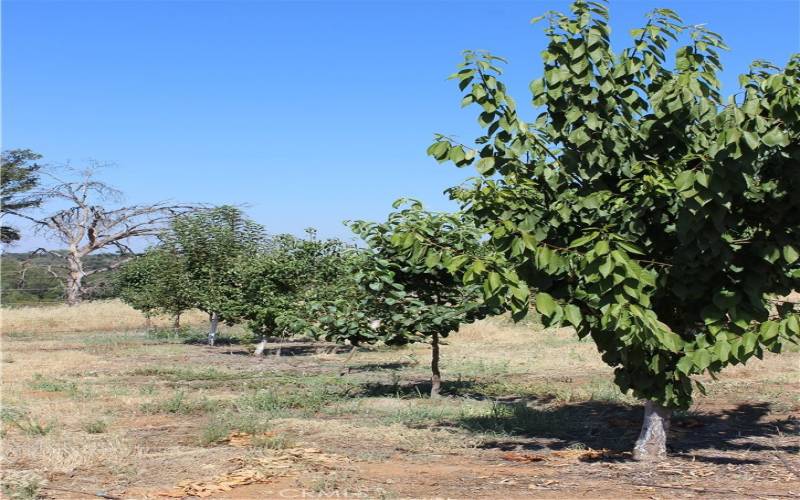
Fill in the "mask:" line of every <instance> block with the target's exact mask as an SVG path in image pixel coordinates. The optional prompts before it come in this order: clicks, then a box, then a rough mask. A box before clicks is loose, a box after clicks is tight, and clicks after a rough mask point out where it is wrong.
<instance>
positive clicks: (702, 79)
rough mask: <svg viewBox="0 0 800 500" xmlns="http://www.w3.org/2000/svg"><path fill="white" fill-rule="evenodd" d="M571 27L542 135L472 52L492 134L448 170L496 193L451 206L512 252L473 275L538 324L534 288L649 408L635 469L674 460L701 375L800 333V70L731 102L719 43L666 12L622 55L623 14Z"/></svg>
mask: <svg viewBox="0 0 800 500" xmlns="http://www.w3.org/2000/svg"><path fill="white" fill-rule="evenodd" d="M571 10H572V15H571V16H567V15H563V14H560V13H555V12H551V13H548V14H547V16H543V18H544V17H546V19H547V21H548V27H547V28H546V30H545V33H546V35H547V37H548V39H549V40H550V42H549V45H548V46H547V48H546V49H545V51H544V52H543V53H542V57H543V60H544V76H543V77H541V78H538V79H536V80H534V81H533V83H532V84H531V91H532V93H533V103H534V105H535V106H539V107H540V109H542V113H541V114H540V115H539V116H538V118H537V119H536V120H535V121H534V122H533V123H526V122H523V121H522V120H521V119H520V118H519V116H518V115H517V111H516V106H515V103H514V101H513V100H512V99H511V97H510V96H508V94H507V89H506V87H505V86H504V85H503V84H502V83H501V82H500V81H499V79H498V78H499V75H500V70H499V69H498V68H497V64H498V61H502V60H501V59H500V58H497V57H494V56H492V55H490V54H487V53H474V52H467V53H466V57H465V61H464V64H463V65H462V66H461V69H460V70H459V71H458V73H456V74H455V75H454V77H455V78H456V79H457V80H458V82H459V87H460V89H461V90H462V91H464V93H465V96H464V100H463V103H464V104H465V105H476V106H478V108H479V112H480V115H479V123H480V125H481V126H482V127H484V128H485V134H484V135H483V136H481V137H480V138H478V139H477V140H476V144H477V146H476V148H474V149H473V148H469V147H467V146H465V145H462V144H458V143H456V142H455V141H453V140H451V139H449V138H447V137H444V136H439V137H438V138H437V140H436V142H435V143H434V144H433V145H432V146H431V147H430V148H429V153H430V154H432V155H433V156H434V157H435V158H437V159H438V160H440V161H447V160H450V161H452V162H454V163H455V164H457V165H459V166H464V165H470V164H474V165H475V166H476V167H477V170H478V172H479V173H480V175H481V176H480V177H479V178H477V179H476V180H475V181H474V184H473V185H472V186H467V187H460V188H455V189H453V190H451V192H450V194H451V196H452V197H453V198H454V199H456V200H457V201H459V202H461V204H462V205H463V208H464V210H465V211H467V212H468V213H470V214H472V215H473V216H474V217H476V218H477V219H478V220H479V221H480V223H481V225H482V226H483V227H484V228H485V230H486V231H487V232H488V234H489V238H490V244H491V245H492V246H493V248H494V249H495V250H496V253H495V254H493V255H492V256H491V259H488V260H486V259H484V260H477V261H472V262H467V261H465V262H464V263H463V267H464V268H466V269H467V270H468V272H472V273H473V275H474V277H475V279H478V280H482V281H484V284H485V287H484V289H485V291H486V292H487V295H488V296H490V297H501V296H502V297H506V298H507V299H508V301H509V303H510V305H511V306H512V307H513V309H514V310H515V312H516V313H517V315H518V316H520V315H523V314H524V313H525V311H526V310H527V288H528V287H530V289H532V290H534V291H535V293H536V297H535V304H536V309H537V310H538V311H539V312H540V313H541V314H542V316H543V318H544V319H545V321H547V323H548V324H552V325H555V324H562V323H568V324H571V325H573V326H574V327H575V328H576V329H577V332H578V335H580V336H581V337H585V336H591V337H592V338H593V339H594V341H595V342H596V344H597V347H598V349H599V350H600V352H601V353H602V356H603V360H604V361H605V362H606V363H608V364H609V365H611V366H613V367H615V374H616V379H615V380H616V383H617V384H618V385H619V387H620V389H622V390H623V391H628V390H631V391H633V394H634V395H636V396H638V397H640V398H642V399H644V400H645V401H646V404H645V419H644V424H643V427H642V433H641V435H640V437H639V439H638V441H637V443H636V445H635V448H634V457H635V458H637V459H640V460H651V459H660V458H663V457H664V456H665V454H666V447H665V441H666V433H667V428H668V426H669V418H670V412H671V411H672V409H674V408H686V407H687V406H689V404H690V403H691V401H692V388H693V384H692V376H694V375H698V374H701V373H710V374H712V375H713V374H715V373H718V372H719V371H720V370H722V369H723V368H724V367H725V366H727V365H729V364H738V363H744V362H745V361H747V360H748V359H749V358H751V357H752V356H757V357H761V356H762V355H763V353H764V351H766V350H770V351H775V352H777V351H779V350H780V349H781V345H782V344H784V343H785V342H787V341H790V340H796V339H797V336H798V334H800V321H799V320H798V313H797V311H796V310H795V311H793V309H792V305H791V304H784V303H776V300H775V298H776V297H778V296H782V295H785V294H787V293H789V292H790V291H791V290H793V289H795V290H796V289H797V288H798V285H800V260H798V255H799V254H800V169H798V168H797V162H798V160H800V140H799V139H800V56H798V55H795V56H793V57H792V58H791V60H790V61H789V63H788V65H787V66H786V68H785V69H780V68H777V67H774V66H772V65H769V64H767V63H764V62H756V63H754V64H753V66H752V67H751V69H750V71H749V72H748V73H747V74H745V75H742V77H741V78H740V82H741V84H742V86H743V88H742V90H741V92H740V93H739V94H737V95H736V96H734V97H731V98H730V99H728V100H727V101H723V100H722V99H721V98H720V92H719V82H718V80H717V76H716V75H717V73H718V72H719V70H720V62H719V58H718V53H717V51H718V50H719V49H721V48H724V47H725V46H724V44H723V42H722V40H721V38H720V36H719V35H717V34H715V33H713V32H711V31H708V30H707V29H705V28H704V27H702V26H693V27H686V26H684V24H683V22H682V21H681V19H680V18H679V17H678V16H677V15H676V14H675V13H674V12H672V11H671V10H667V9H660V10H656V11H654V12H652V13H651V14H650V15H649V16H648V21H647V23H646V24H645V26H644V27H643V28H641V29H636V30H633V32H632V35H633V38H634V42H633V46H631V47H630V48H627V49H625V50H623V51H621V52H616V53H615V52H614V51H612V48H611V45H610V42H609V28H608V25H607V20H608V13H607V10H606V7H605V4H604V3H598V2H586V1H576V2H574V3H573V4H572V7H571ZM687 34H688V35H689V36H688V42H687V43H685V44H681V45H679V46H678V48H677V50H675V51H674V53H672V52H670V49H669V44H670V43H671V41H672V40H677V41H679V42H682V41H683V40H684V39H685V38H684V36H685V35H687ZM671 54H674V55H671ZM670 58H674V65H673V66H672V67H670V66H669V65H668V59H670ZM410 250H412V251H416V252H420V250H417V249H416V248H414V245H412V247H410ZM421 255H422V254H421V253H420V256H421ZM504 270H505V272H504ZM468 281H469V279H468ZM526 285H527V286H526ZM695 385H696V386H697V387H698V388H700V390H702V387H701V386H700V385H699V384H695Z"/></svg>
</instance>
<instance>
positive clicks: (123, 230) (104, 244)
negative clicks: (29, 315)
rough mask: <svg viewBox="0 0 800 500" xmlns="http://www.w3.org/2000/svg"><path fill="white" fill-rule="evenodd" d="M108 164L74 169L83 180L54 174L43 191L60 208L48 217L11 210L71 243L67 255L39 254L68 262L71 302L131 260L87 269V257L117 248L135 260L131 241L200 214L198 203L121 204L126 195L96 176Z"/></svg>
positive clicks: (42, 251)
mask: <svg viewBox="0 0 800 500" xmlns="http://www.w3.org/2000/svg"><path fill="white" fill-rule="evenodd" d="M102 166H103V165H100V164H96V163H94V164H92V165H91V166H90V167H89V168H86V169H84V170H73V169H70V172H72V173H73V174H74V175H75V176H76V177H77V180H64V179H61V178H59V177H57V176H56V175H54V174H53V173H46V174H45V175H46V176H47V177H49V178H51V179H52V181H53V183H52V185H51V186H50V187H48V188H46V189H44V190H42V191H41V196H42V197H43V198H44V199H45V200H47V201H48V202H49V203H52V204H56V205H57V206H60V208H58V209H57V210H56V211H55V212H53V213H51V214H50V215H47V216H44V217H34V216H31V215H29V214H25V213H21V212H10V213H12V214H13V215H16V216H17V217H21V218H23V219H27V220H28V221H30V222H32V223H33V224H34V225H35V227H36V228H37V230H38V231H40V232H43V233H45V234H47V235H49V236H54V237H55V238H57V239H58V240H59V241H61V242H62V243H64V244H65V245H66V251H65V252H56V251H53V250H47V249H44V248H40V249H38V250H36V251H35V252H34V253H35V254H48V255H51V256H53V257H56V258H57V259H58V261H60V262H61V263H62V265H61V266H60V267H61V269H62V270H63V271H64V276H65V288H66V297H67V303H68V304H70V305H74V304H77V303H79V302H80V301H81V299H82V296H83V292H84V288H83V286H84V285H83V280H84V278H86V277H87V276H90V275H92V274H95V273H98V272H102V271H107V270H111V269H114V268H116V267H118V266H120V265H122V264H123V263H124V262H125V261H127V260H128V259H129V258H130V257H127V258H125V257H123V258H121V259H120V260H118V261H117V262H115V263H113V264H111V265H109V266H106V267H103V268H99V269H91V270H86V269H84V265H83V259H84V257H86V256H87V255H89V254H91V253H93V252H97V251H98V250H102V249H117V250H118V251H119V253H120V254H121V255H123V256H126V255H127V256H132V255H133V250H131V248H130V246H129V241H130V240H131V239H133V238H141V237H147V236H157V235H158V234H159V233H161V231H163V230H164V228H165V227H166V225H167V224H168V223H169V222H170V221H171V220H172V219H173V218H174V217H175V216H177V215H180V214H183V213H186V212H189V211H192V210H195V209H196V208H198V207H197V206H196V205H185V204H172V203H168V202H158V203H152V204H147V205H127V206H116V207H115V208H111V207H109V206H108V204H114V205H118V204H119V201H120V200H121V198H122V193H121V192H120V191H118V190H117V189H114V188H113V187H111V186H109V185H107V184H105V183H103V182H101V181H99V180H97V179H96V178H95V174H96V172H97V170H98V169H99V168H101V167H102Z"/></svg>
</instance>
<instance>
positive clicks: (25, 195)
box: [0, 149, 42, 243]
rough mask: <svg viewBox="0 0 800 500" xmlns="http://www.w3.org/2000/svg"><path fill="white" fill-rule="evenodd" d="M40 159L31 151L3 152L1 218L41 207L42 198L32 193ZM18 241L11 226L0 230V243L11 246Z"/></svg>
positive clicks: (0, 193)
mask: <svg viewBox="0 0 800 500" xmlns="http://www.w3.org/2000/svg"><path fill="white" fill-rule="evenodd" d="M41 158H42V155H40V154H37V153H34V152H33V151H31V150H30V149H11V150H8V151H3V154H2V163H1V164H0V217H5V216H6V215H8V214H12V215H16V214H19V213H21V212H24V211H25V210H29V209H31V208H36V207H38V206H40V205H41V204H42V197H41V196H40V195H37V194H32V193H31V191H32V190H33V189H34V188H35V187H36V186H38V185H39V174H38V172H39V169H41V168H42V166H41V164H39V163H36V160H40V159H41ZM19 239H20V234H19V230H18V229H17V228H15V227H12V226H6V225H2V226H0V242H2V243H11V242H13V241H17V240H19Z"/></svg>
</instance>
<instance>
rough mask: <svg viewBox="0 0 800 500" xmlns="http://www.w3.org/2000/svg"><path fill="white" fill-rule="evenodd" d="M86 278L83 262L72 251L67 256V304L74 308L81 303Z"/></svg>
mask: <svg viewBox="0 0 800 500" xmlns="http://www.w3.org/2000/svg"><path fill="white" fill-rule="evenodd" d="M84 276H86V273H85V272H84V270H83V262H81V259H80V257H78V256H77V255H76V252H73V250H72V249H70V251H69V253H68V254H67V279H66V282H67V304H69V305H71V306H74V305H76V304H79V303H80V302H81V299H82V298H83V297H82V293H81V292H82V290H83V277H84Z"/></svg>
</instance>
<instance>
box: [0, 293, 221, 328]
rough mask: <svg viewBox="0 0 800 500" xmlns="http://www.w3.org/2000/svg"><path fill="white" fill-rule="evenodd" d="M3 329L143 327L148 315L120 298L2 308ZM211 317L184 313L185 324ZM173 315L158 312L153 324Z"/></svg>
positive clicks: (168, 321)
mask: <svg viewBox="0 0 800 500" xmlns="http://www.w3.org/2000/svg"><path fill="white" fill-rule="evenodd" d="M0 314H2V322H1V323H0V331H2V332H3V333H68V332H98V331H130V330H139V329H142V328H143V327H144V325H145V317H144V315H143V314H142V313H141V312H139V311H137V310H135V309H133V308H132V307H130V306H128V305H126V304H124V303H122V302H121V301H119V300H103V301H93V302H84V303H82V304H79V305H76V306H71V307H70V306H67V305H57V306H46V307H19V308H4V309H2V311H0ZM206 321H207V317H206V315H205V314H203V313H202V312H200V311H190V312H188V313H185V314H183V315H182V316H181V324H183V325H200V324H203V323H204V322H206ZM171 325H172V318H169V317H166V316H158V317H154V318H153V319H152V326H154V327H156V328H162V327H163V328H166V327H170V326H171Z"/></svg>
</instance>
